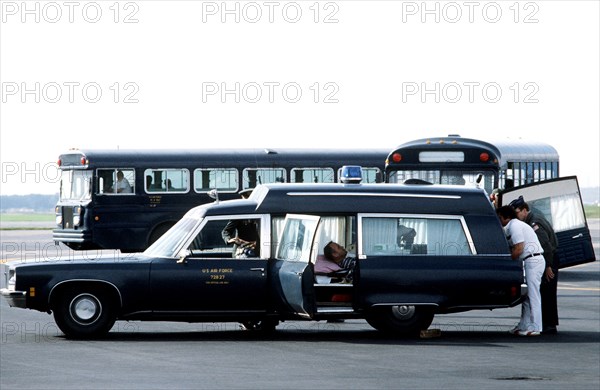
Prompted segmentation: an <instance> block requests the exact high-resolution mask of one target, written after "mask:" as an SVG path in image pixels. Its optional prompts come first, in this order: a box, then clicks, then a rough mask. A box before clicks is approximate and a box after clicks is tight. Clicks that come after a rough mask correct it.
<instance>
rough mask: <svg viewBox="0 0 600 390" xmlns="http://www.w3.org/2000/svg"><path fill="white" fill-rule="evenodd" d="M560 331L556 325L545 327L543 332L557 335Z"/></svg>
mask: <svg viewBox="0 0 600 390" xmlns="http://www.w3.org/2000/svg"><path fill="white" fill-rule="evenodd" d="M557 333H558V330H557V329H556V326H554V325H550V326H544V329H543V330H542V334H557Z"/></svg>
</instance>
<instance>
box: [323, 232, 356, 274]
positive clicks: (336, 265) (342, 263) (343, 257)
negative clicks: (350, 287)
mask: <svg viewBox="0 0 600 390" xmlns="http://www.w3.org/2000/svg"><path fill="white" fill-rule="evenodd" d="M323 255H324V257H323V258H318V259H317V262H316V263H315V275H317V276H319V275H322V276H329V277H331V278H332V280H331V281H332V282H346V283H352V271H353V270H354V266H355V264H356V258H354V257H351V256H348V251H347V250H346V248H344V247H343V246H341V245H340V244H338V243H336V242H333V241H329V242H328V243H327V245H325V247H324V248H323Z"/></svg>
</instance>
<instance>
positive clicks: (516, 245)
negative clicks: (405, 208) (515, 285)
mask: <svg viewBox="0 0 600 390" xmlns="http://www.w3.org/2000/svg"><path fill="white" fill-rule="evenodd" d="M496 212H497V213H498V217H499V218H500V223H502V226H504V232H505V234H506V239H507V240H508V243H509V245H510V250H511V256H512V258H513V260H516V259H519V260H521V261H524V267H525V278H526V281H527V298H525V300H524V301H523V305H522V307H521V320H520V321H519V323H518V324H517V326H516V327H515V328H514V329H512V330H511V331H510V333H512V334H516V335H519V336H539V335H540V334H541V332H542V299H541V295H540V284H541V282H542V275H543V274H544V271H545V269H546V261H545V260H544V256H543V253H544V250H543V249H542V245H541V244H540V241H539V240H538V238H537V235H536V234H535V231H534V230H533V228H532V227H531V226H529V225H528V224H526V223H525V222H523V221H520V220H519V219H518V218H517V214H516V212H515V209H514V208H512V207H510V206H502V207H500V208H498V209H497V210H496Z"/></svg>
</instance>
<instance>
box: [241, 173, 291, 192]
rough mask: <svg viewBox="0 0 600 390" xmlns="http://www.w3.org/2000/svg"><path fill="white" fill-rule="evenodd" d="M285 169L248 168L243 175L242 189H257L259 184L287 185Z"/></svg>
mask: <svg viewBox="0 0 600 390" xmlns="http://www.w3.org/2000/svg"><path fill="white" fill-rule="evenodd" d="M285 182H286V175H285V169H283V168H246V169H244V170H243V173H242V189H244V190H245V189H246V188H255V187H256V186H257V185H259V184H267V183H285Z"/></svg>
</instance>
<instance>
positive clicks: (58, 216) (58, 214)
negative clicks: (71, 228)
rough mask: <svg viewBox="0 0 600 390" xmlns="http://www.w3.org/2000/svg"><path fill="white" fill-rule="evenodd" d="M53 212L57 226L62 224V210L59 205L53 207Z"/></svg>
mask: <svg viewBox="0 0 600 390" xmlns="http://www.w3.org/2000/svg"><path fill="white" fill-rule="evenodd" d="M54 213H55V214H56V224H57V225H58V226H62V221H63V218H62V211H61V209H60V207H59V206H56V208H55V209H54Z"/></svg>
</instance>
